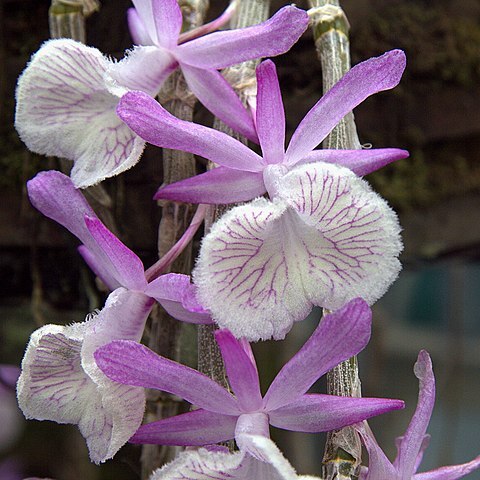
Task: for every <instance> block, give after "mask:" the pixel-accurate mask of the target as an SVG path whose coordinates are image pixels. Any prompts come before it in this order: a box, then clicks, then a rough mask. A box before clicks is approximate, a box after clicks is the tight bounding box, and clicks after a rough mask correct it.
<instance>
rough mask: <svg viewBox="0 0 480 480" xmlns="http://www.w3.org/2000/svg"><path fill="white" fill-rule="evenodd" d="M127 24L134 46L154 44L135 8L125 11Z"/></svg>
mask: <svg viewBox="0 0 480 480" xmlns="http://www.w3.org/2000/svg"><path fill="white" fill-rule="evenodd" d="M127 22H128V29H129V30H130V35H131V37H132V39H133V43H134V44H135V45H153V44H154V42H153V40H152V39H151V38H150V35H149V34H148V32H147V29H146V28H145V25H144V23H143V22H142V20H141V18H140V17H139V15H138V11H137V10H136V9H135V8H129V9H128V10H127Z"/></svg>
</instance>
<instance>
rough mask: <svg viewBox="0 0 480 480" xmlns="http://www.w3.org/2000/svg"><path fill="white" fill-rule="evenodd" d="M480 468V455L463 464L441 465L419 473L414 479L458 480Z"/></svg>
mask: <svg viewBox="0 0 480 480" xmlns="http://www.w3.org/2000/svg"><path fill="white" fill-rule="evenodd" d="M479 468H480V456H478V457H477V458H474V459H473V460H472V461H470V462H468V463H464V464H462V465H452V466H450V467H441V468H437V469H435V470H432V471H430V472H425V473H417V474H416V475H414V476H413V477H412V478H413V480H457V479H459V478H463V477H465V476H467V475H468V474H469V473H472V472H474V471H475V470H478V469H479Z"/></svg>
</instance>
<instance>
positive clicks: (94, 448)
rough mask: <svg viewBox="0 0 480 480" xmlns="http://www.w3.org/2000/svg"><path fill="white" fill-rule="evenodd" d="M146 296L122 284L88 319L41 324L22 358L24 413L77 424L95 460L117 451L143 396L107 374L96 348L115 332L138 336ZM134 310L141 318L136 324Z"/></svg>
mask: <svg viewBox="0 0 480 480" xmlns="http://www.w3.org/2000/svg"><path fill="white" fill-rule="evenodd" d="M137 295H138V294H137ZM145 299H146V300H145V301H142V299H141V298H132V295H131V294H130V293H129V292H126V291H123V290H122V289H120V290H119V291H116V292H114V293H113V294H112V295H111V296H110V297H109V299H108V300H107V304H106V306H105V308H104V309H103V310H102V311H101V312H100V313H99V314H98V315H97V316H94V317H92V318H90V319H87V321H86V322H84V323H79V324H74V325H72V326H67V327H62V326H57V325H46V326H45V327H42V328H40V329H39V330H37V331H36V332H34V333H33V334H32V337H31V339H30V342H29V345H28V346H27V351H26V353H25V357H24V359H23V362H22V374H21V376H20V379H19V382H18V386H17V396H18V401H19V405H20V408H21V409H22V411H23V412H24V414H25V416H26V417H27V418H35V419H37V420H53V421H55V422H57V423H72V424H77V425H78V427H79V429H80V432H81V433H82V435H83V436H84V437H85V439H86V441H87V446H88V449H89V452H90V458H91V459H92V461H94V462H95V463H100V462H104V461H105V460H107V459H109V458H111V457H113V456H114V455H115V453H116V452H117V451H118V449H119V448H120V447H121V446H122V445H123V444H124V443H125V442H126V441H127V440H128V439H129V438H130V437H131V436H132V435H133V433H134V432H135V431H136V429H137V428H138V427H139V425H140V424H141V421H142V418H143V412H144V408H145V396H144V393H143V389H142V388H137V387H130V386H125V385H120V384H117V383H114V382H112V381H110V380H109V379H108V378H106V377H105V376H104V375H103V374H102V373H101V372H100V371H99V370H98V368H97V367H96V365H95V363H94V361H93V356H92V354H93V350H94V349H96V348H97V347H98V346H99V345H101V344H102V342H103V343H105V342H108V341H110V340H112V339H113V338H115V335H127V338H132V337H134V338H138V339H139V338H140V337H141V334H142V332H143V327H144V322H145V320H146V317H147V316H148V312H149V311H150V308H151V305H152V302H151V301H150V300H149V299H148V298H146V297H145ZM132 302H133V303H132ZM122 314H124V315H125V316H124V317H122V316H121V315H122ZM138 315H140V316H141V318H140V319H139V318H138ZM131 316H134V317H136V319H138V320H139V321H138V323H139V324H137V326H136V327H135V322H133V323H134V325H133V326H132V325H131V324H130V320H131ZM122 322H123V325H122ZM118 323H120V325H118Z"/></svg>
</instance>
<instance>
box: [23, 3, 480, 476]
mask: <svg viewBox="0 0 480 480" xmlns="http://www.w3.org/2000/svg"><path fill="white" fill-rule="evenodd" d="M133 3H134V7H135V8H132V9H130V10H129V12H128V22H129V27H130V30H131V33H132V37H133V39H134V41H135V43H136V45H135V46H134V47H133V49H132V50H130V51H129V52H127V55H126V57H125V58H124V59H122V60H120V61H112V60H111V59H109V58H107V57H105V56H104V55H103V54H102V53H101V52H99V51H98V50H96V49H94V48H91V47H86V46H85V45H82V44H80V43H78V42H75V41H73V40H68V39H60V40H51V41H49V42H47V43H45V44H44V45H43V46H42V47H41V48H40V50H39V51H38V52H37V53H36V54H35V55H34V56H33V58H32V61H31V62H30V64H29V65H28V66H27V68H26V70H25V72H24V73H23V74H22V76H21V77H20V79H19V81H18V88H17V111H16V127H17V130H18V132H19V134H20V136H21V138H22V139H23V141H24V142H25V143H26V144H27V146H28V147H29V148H30V149H31V150H33V151H35V152H37V153H41V154H45V155H56V156H60V157H65V158H67V159H70V160H72V161H73V162H74V165H73V169H72V171H71V176H70V177H68V176H66V175H64V174H62V173H60V172H56V171H47V172H41V173H39V174H38V175H37V176H36V177H35V178H33V179H32V180H30V181H29V182H28V184H27V190H28V195H29V198H30V200H31V203H32V204H33V206H34V207H35V208H37V209H38V210H39V211H40V212H41V213H42V214H43V215H45V216H46V217H49V218H51V219H53V220H54V221H56V222H57V223H59V224H60V225H62V226H63V227H65V228H66V229H67V230H69V231H70V232H71V233H72V234H73V235H74V236H75V237H77V239H78V240H80V242H81V246H80V247H79V253H80V255H81V256H82V257H83V259H84V260H85V262H86V263H87V264H88V266H89V267H90V268H91V269H92V271H93V272H94V273H95V275H96V276H97V277H98V278H99V279H101V281H102V282H103V283H104V284H105V286H106V287H107V288H108V289H109V290H110V294H109V296H108V298H107V300H106V302H105V305H104V307H103V308H102V309H101V310H100V311H97V312H94V313H92V314H90V315H88V316H87V319H86V320H85V321H84V322H78V323H74V324H73V325H69V326H59V325H45V326H43V327H41V328H40V329H38V330H37V331H35V332H34V333H33V334H32V336H31V339H30V342H29V344H28V346H27V349H26V353H25V356H24V359H23V362H22V372H21V374H20V377H19V380H18V383H17V396H18V402H19V405H20V407H21V409H22V411H23V412H24V414H25V416H26V417H27V418H35V419H39V420H53V421H56V422H58V423H72V424H76V425H78V427H79V429H80V432H81V433H82V435H83V436H84V437H85V439H86V442H87V445H88V448H89V452H90V457H91V459H92V461H93V462H95V463H101V462H104V461H106V460H107V459H110V458H112V457H113V456H114V455H115V454H116V452H117V451H118V450H119V449H120V448H121V447H122V445H124V444H125V443H126V442H127V441H130V442H133V443H142V444H143V443H153V444H162V445H179V446H184V447H187V450H186V451H184V452H183V453H182V454H181V455H180V456H179V457H178V458H176V459H175V460H174V461H173V462H172V463H170V464H169V465H166V466H163V467H162V468H161V469H160V470H158V471H156V472H153V473H152V476H151V480H160V479H162V480H179V479H184V480H186V479H191V480H193V479H197V480H198V479H200V480H202V479H204V480H206V479H210V478H216V479H219V480H221V479H244V480H247V479H248V480H263V479H271V480H295V479H297V480H298V479H303V480H308V479H310V480H312V479H313V477H308V476H301V475H300V476H299V475H297V474H296V472H295V471H294V469H293V467H292V466H291V465H290V464H289V463H288V461H287V460H286V459H285V458H284V457H283V455H282V454H281V452H280V451H279V450H278V448H277V447H276V445H275V444H274V443H273V442H272V441H271V440H270V426H274V427H278V428H282V429H286V430H291V431H299V432H310V433H316V432H324V431H331V430H335V429H341V428H343V427H345V426H350V425H354V427H355V429H356V430H357V431H358V434H359V435H360V437H361V438H362V440H363V442H364V445H365V447H366V449H367V451H368V453H369V467H368V469H367V468H366V467H362V469H361V473H360V474H361V477H360V478H362V479H364V480H386V479H392V480H393V479H398V480H409V479H413V478H414V479H418V480H420V479H425V480H426V479H437V480H440V479H444V480H447V479H452V480H453V479H456V478H461V477H462V476H464V475H466V474H468V473H469V472H471V471H473V470H474V469H476V468H479V467H480V458H477V459H476V460H474V461H472V462H470V463H468V464H465V465H462V466H455V467H446V468H443V469H438V470H435V471H433V472H429V473H425V474H416V469H417V467H418V464H419V462H420V460H421V456H422V452H423V449H424V447H425V446H426V442H425V438H426V428H427V424H428V421H429V418H430V415H431V411H432V408H433V402H434V377H433V371H432V366H431V362H430V359H429V357H428V354H427V353H426V352H421V353H420V355H419V359H418V362H417V364H416V368H415V372H416V375H417V377H418V378H419V379H420V397H419V404H418V407H417V411H416V413H415V415H414V418H413V419H412V422H411V425H410V427H409V429H408V430H407V433H406V434H405V436H404V437H402V439H401V441H400V443H399V445H400V447H399V455H398V458H397V460H396V461H395V462H394V463H393V464H392V463H390V462H389V461H388V459H387V458H386V457H385V455H384V454H383V452H382V451H381V450H380V448H379V447H378V445H377V444H376V442H375V439H374V437H373V434H372V432H371V430H370V428H369V427H368V424H367V423H366V420H367V419H368V418H371V417H372V416H375V415H379V414H382V413H385V412H389V411H392V410H396V409H401V408H403V406H404V404H403V402H402V401H401V400H392V399H383V398H354V397H338V396H334V395H326V394H316V393H308V392H309V389H310V388H311V387H312V385H313V384H314V383H315V382H316V381H317V380H318V379H319V378H320V377H321V376H323V375H324V374H325V373H326V372H328V371H329V370H331V369H332V368H333V367H335V366H336V365H338V364H339V363H341V362H343V361H345V360H347V359H348V358H350V357H352V356H354V355H357V354H358V353H359V352H360V351H361V350H363V348H364V347H365V346H366V345H367V343H368V341H369V339H370V331H371V320H372V318H371V317H372V316H371V310H370V306H371V305H372V304H373V303H374V302H376V301H377V300H378V299H379V298H380V297H381V296H382V295H383V294H384V293H385V291H386V290H387V289H388V288H389V286H390V285H391V284H392V282H393V281H394V280H395V278H396V277H397V275H398V273H399V271H400V268H401V266H400V262H399V260H398V256H399V254H400V252H401V250H402V242H401V238H400V226H399V223H398V219H397V216H396V214H395V213H394V212H393V210H392V209H391V208H390V207H389V206H388V204H387V203H386V201H385V200H383V199H382V198H381V197H380V196H379V195H378V194H376V193H375V192H374V191H373V190H372V189H371V188H370V186H369V185H368V183H367V182H366V181H365V180H363V179H362V178H361V177H362V176H364V175H366V174H368V173H370V172H373V171H375V170H378V169H379V168H382V167H383V166H385V165H387V164H389V163H391V162H393V161H396V160H400V159H403V158H406V157H407V156H408V152H406V151H404V150H400V149H396V148H382V149H369V150H329V149H316V147H317V146H318V145H319V144H320V143H321V142H322V141H323V140H324V139H325V138H326V137H327V135H328V134H329V133H330V132H331V131H332V129H333V128H334V127H335V126H336V125H337V124H338V122H339V121H340V120H341V119H342V118H343V117H345V115H347V114H348V113H349V112H350V111H351V110H352V109H353V108H355V107H356V106H357V105H359V104H360V103H361V102H363V101H364V100H365V99H366V98H367V97H369V96H370V95H373V94H375V93H377V92H380V91H384V90H389V89H392V88H394V87H395V86H396V85H397V84H398V83H399V81H400V78H401V76H402V73H403V70H404V68H405V55H404V53H403V52H402V51H400V50H393V51H391V52H387V53H385V54H384V55H381V56H379V57H377V58H372V59H370V60H367V61H365V62H363V63H360V64H358V65H357V66H355V67H354V68H352V70H350V71H349V72H348V73H347V74H346V75H345V76H344V77H343V78H342V79H341V80H340V81H339V82H338V83H337V84H336V85H335V86H334V87H333V88H332V89H331V90H330V91H329V92H328V93H326V94H325V95H324V96H323V97H322V98H321V99H320V100H319V101H318V102H317V103H316V104H315V105H314V106H313V107H312V108H311V110H310V111H309V112H308V113H307V115H306V116H305V118H304V119H303V120H302V121H301V122H300V124H299V125H298V127H297V129H296V130H295V132H294V134H293V136H292V138H291V140H290V142H289V145H288V147H287V148H285V128H286V123H285V112H284V107H283V102H282V96H281V91H280V85H279V81H278V78H277V73H276V69H275V65H274V63H273V62H272V61H271V60H265V61H263V62H261V63H260V64H259V66H258V68H257V70H256V84H257V92H256V98H255V100H254V101H252V102H250V105H249V107H248V108H246V107H245V106H244V105H243V104H242V102H241V100H240V98H239V97H238V96H237V94H236V93H235V91H234V89H233V88H232V86H231V85H230V84H229V83H228V82H227V80H226V79H225V78H224V77H223V76H222V74H221V73H220V72H219V70H220V69H222V68H225V67H228V66H231V65H234V64H237V63H239V62H243V61H246V60H252V59H258V58H262V57H271V56H276V55H280V54H282V53H284V52H286V51H287V50H288V49H289V48H290V47H291V46H292V45H293V44H294V43H295V42H296V41H297V40H298V38H299V37H300V36H301V35H302V34H303V32H304V31H305V29H306V28H307V26H308V15H307V13H306V12H305V11H303V10H301V9H298V8H296V7H294V6H286V7H284V8H282V9H281V10H279V11H278V12H277V13H276V14H275V15H274V16H273V17H272V18H270V19H269V20H267V21H266V22H264V23H262V24H259V25H254V26H251V27H248V28H244V29H239V30H223V31H218V32H215V31H214V30H216V29H217V28H218V27H220V26H222V25H223V24H224V23H225V22H226V21H228V19H229V18H230V16H231V14H232V9H231V8H230V9H227V11H226V12H225V13H224V14H223V15H222V16H221V17H220V18H219V19H217V20H214V21H213V22H211V23H210V24H207V25H205V26H203V27H198V28H197V29H193V30H192V31H189V32H184V33H181V28H182V12H181V10H180V7H179V6H178V4H177V1H176V0H133ZM177 69H178V70H181V72H182V74H183V76H184V78H185V80H186V84H187V85H188V87H189V89H190V90H191V91H192V93H193V94H194V95H195V96H196V97H197V98H198V99H199V100H200V102H201V103H202V104H203V105H204V106H205V107H206V108H208V109H209V110H210V111H211V112H212V113H213V114H214V115H215V116H217V117H218V118H220V119H221V120H223V121H224V122H225V123H226V124H227V125H229V126H230V127H231V128H233V129H234V130H235V131H236V132H238V133H239V134H240V135H243V136H244V137H245V138H246V139H248V140H249V141H251V142H252V143H258V144H259V148H260V150H261V154H259V153H257V152H258V149H251V148H249V146H248V145H246V144H244V143H242V142H240V141H237V140H235V139H234V138H233V137H230V136H228V135H226V134H223V133H221V132H219V131H216V130H214V129H212V128H209V127H207V126H203V125H197V124H194V123H192V122H187V121H184V120H181V119H178V118H176V117H174V116H173V115H171V114H170V113H168V112H167V111H166V110H165V109H164V108H163V107H162V106H161V105H160V103H158V101H157V100H156V99H155V96H156V95H157V94H158V92H159V91H160V89H161V87H162V85H163V84H164V82H165V80H166V79H167V77H168V76H169V75H170V74H171V73H172V72H173V71H175V70H177ZM146 142H149V143H151V144H153V145H156V146H158V147H163V148H170V149H177V150H183V151H186V152H190V153H193V154H196V155H199V156H202V157H204V158H206V159H208V160H210V161H212V162H214V163H215V164H217V165H218V166H217V167H216V168H214V169H212V170H209V171H207V172H206V173H203V174H200V175H197V176H194V177H192V178H188V179H186V180H183V181H180V182H177V183H174V184H171V185H166V186H162V187H161V188H160V189H159V190H158V192H157V193H156V195H155V199H157V200H158V199H162V200H171V201H177V202H191V203H195V204H199V207H198V210H197V213H196V215H195V217H194V219H193V220H192V224H191V225H190V227H189V228H188V229H187V230H186V232H185V233H184V235H183V237H182V238H181V239H180V240H179V241H178V243H177V244H176V245H174V246H173V247H172V249H171V250H170V251H169V252H168V253H167V254H166V255H165V256H164V257H162V258H161V259H160V260H159V261H158V262H157V263H156V264H155V265H153V266H151V267H150V268H148V269H145V268H144V266H143V264H142V262H141V260H140V258H139V257H138V256H137V255H136V254H135V253H134V252H133V251H132V250H130V248H128V247H127V246H126V245H125V244H124V243H122V242H121V241H120V239H118V238H117V237H116V236H115V235H114V234H113V233H112V232H111V231H110V230H109V229H108V228H107V227H106V226H105V225H104V224H103V223H102V221H101V220H100V219H99V218H98V217H97V215H96V214H95V212H94V211H93V209H92V208H91V207H90V205H89V204H88V202H87V200H86V199H85V197H84V196H83V194H82V193H81V191H80V190H79V188H84V187H88V186H91V185H94V184H96V183H98V182H100V181H102V180H103V179H105V178H108V177H112V176H115V175H118V174H120V173H122V172H124V171H125V170H127V169H128V168H130V167H132V166H133V165H135V164H136V163H137V162H138V161H139V159H140V156H141V153H142V150H143V148H144V145H145V143H146ZM239 202H247V203H243V204H241V205H237V206H235V207H233V208H232V209H231V210H229V211H228V212H227V213H226V214H225V215H223V216H222V217H221V218H220V219H219V220H218V221H217V222H215V223H214V224H213V226H212V228H211V229H210V231H209V233H208V234H207V235H206V236H205V237H204V239H203V241H202V245H201V249H200V253H199V255H198V258H197V261H196V267H195V269H194V271H193V274H192V278H193V283H192V282H191V279H190V277H189V276H188V275H181V274H177V273H169V274H165V273H164V272H165V271H166V269H167V268H169V266H170V265H171V264H172V262H173V260H174V259H175V257H176V256H177V255H178V254H179V253H180V252H181V251H182V250H183V249H184V248H185V246H186V245H187V244H188V242H189V241H190V240H191V239H192V237H193V235H194V234H195V232H196V231H197V229H198V228H199V226H200V224H201V223H202V221H203V218H204V216H205V212H206V206H205V204H231V203H239ZM156 302H157V303H158V304H159V305H160V306H161V307H162V308H164V309H165V310H166V311H167V312H168V313H169V314H170V315H171V316H172V317H174V318H176V319H178V320H179V321H184V322H189V323H194V324H212V323H215V324H216V325H217V326H218V327H219V328H218V330H216V333H215V339H216V342H217V344H218V346H219V348H220V351H221V355H222V357H223V362H224V364H225V370H226V375H227V377H228V381H229V385H230V387H231V391H229V390H227V389H225V388H223V387H222V386H220V385H219V384H217V383H216V382H215V381H214V380H212V379H210V378H209V377H207V376H205V375H204V374H202V373H200V372H198V371H196V370H194V369H192V368H189V367H186V366H184V365H181V364H180V363H177V362H175V361H173V360H170V359H167V358H164V357H162V356H159V355H157V354H156V353H154V352H153V351H151V350H149V349H148V348H147V347H145V346H143V345H142V344H141V343H140V341H141V339H142V335H143V332H144V328H145V325H146V322H147V319H148V316H149V314H150V312H151V310H152V308H153V306H154V305H155V303H156ZM314 306H319V307H323V308H324V309H325V310H326V311H327V313H326V314H325V315H324V317H323V318H322V320H321V321H320V323H319V325H318V327H317V328H316V330H315V331H314V332H313V334H312V335H311V337H310V338H309V339H308V340H307V341H306V343H305V344H304V345H303V346H302V347H301V348H300V350H299V351H298V352H297V353H296V355H294V356H293V358H291V360H290V361H288V362H287V363H286V364H285V365H284V367H283V368H282V369H281V370H280V372H279V373H278V375H277V376H276V377H275V379H274V380H273V382H272V383H271V385H270V386H269V388H268V390H267V391H266V393H265V394H264V395H262V393H261V388H260V380H259V374H258V371H257V365H256V362H255V359H254V356H253V352H252V349H251V345H250V342H252V341H257V340H260V339H271V338H273V339H275V340H278V339H282V338H284V337H285V336H286V335H287V334H288V332H289V331H290V329H291V328H292V326H293V324H294V323H295V322H300V321H302V320H304V319H305V318H306V316H307V315H308V314H309V313H310V311H311V309H312V308H313V307H314ZM146 388H151V389H158V390H161V391H164V392H168V393H171V394H175V395H177V396H179V397H181V398H182V399H184V400H186V401H187V402H189V403H190V404H191V405H192V409H191V411H189V412H187V413H183V414H180V415H176V416H173V417H169V418H162V419H159V420H158V421H155V422H153V423H150V424H145V425H141V424H142V419H143V416H144V411H145V393H144V392H145V389H146ZM229 440H235V442H236V445H237V447H238V450H239V451H238V452H234V453H230V452H228V451H225V450H224V449H223V448H222V447H219V446H214V444H217V443H221V442H225V441H229ZM200 447H202V448H200Z"/></svg>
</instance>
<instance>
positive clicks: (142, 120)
mask: <svg viewBox="0 0 480 480" xmlns="http://www.w3.org/2000/svg"><path fill="white" fill-rule="evenodd" d="M117 114H118V116H119V117H120V118H121V119H122V120H123V121H124V122H125V123H126V124H127V125H128V126H129V127H130V128H131V129H132V130H133V131H134V132H136V133H137V134H138V135H140V136H141V137H142V138H143V139H144V140H146V141H147V142H149V143H152V144H153V145H156V146H157V147H164V148H172V149H177V150H184V151H186V152H190V153H194V154H196V155H200V156H202V157H205V158H208V159H209V160H211V161H212V162H215V163H218V164H219V165H224V166H226V167H228V168H232V169H235V170H245V171H248V172H259V171H261V170H262V169H263V167H264V161H263V159H262V158H261V157H260V156H259V155H257V154H256V153H254V152H253V151H252V150H250V149H249V148H248V147H246V146H245V145H243V144H242V143H240V142H239V141H237V140H235V139H234V138H232V137H230V136H229V135H226V134H224V133H221V132H218V131H216V130H213V129H211V128H207V127H204V126H202V125H196V124H195V123H191V122H186V121H183V120H179V119H178V118H175V117H174V116H173V115H171V114H170V113H168V112H167V111H166V110H165V109H164V108H163V107H162V106H161V105H160V104H159V103H158V102H157V101H155V100H154V99H153V98H151V97H149V96H148V95H146V94H145V93H143V92H129V93H127V94H126V95H124V96H123V97H122V99H121V100H120V102H119V105H118V108H117Z"/></svg>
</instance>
